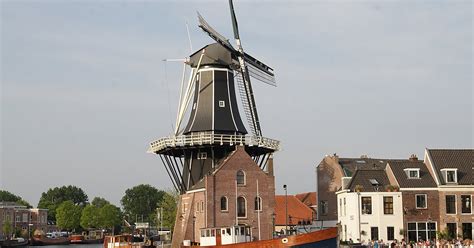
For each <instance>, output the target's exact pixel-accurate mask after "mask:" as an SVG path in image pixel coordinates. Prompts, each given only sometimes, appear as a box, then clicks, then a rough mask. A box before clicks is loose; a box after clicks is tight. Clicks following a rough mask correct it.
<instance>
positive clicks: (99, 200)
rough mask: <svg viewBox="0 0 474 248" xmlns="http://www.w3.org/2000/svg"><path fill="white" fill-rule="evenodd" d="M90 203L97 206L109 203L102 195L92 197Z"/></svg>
mask: <svg viewBox="0 0 474 248" xmlns="http://www.w3.org/2000/svg"><path fill="white" fill-rule="evenodd" d="M91 204H92V205H94V206H96V207H98V208H101V207H103V206H105V205H107V204H110V202H109V201H107V200H106V199H104V198H102V197H94V199H93V200H92V202H91Z"/></svg>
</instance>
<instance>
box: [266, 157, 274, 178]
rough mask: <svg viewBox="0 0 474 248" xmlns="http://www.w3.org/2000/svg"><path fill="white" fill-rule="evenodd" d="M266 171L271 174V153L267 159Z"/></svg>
mask: <svg viewBox="0 0 474 248" xmlns="http://www.w3.org/2000/svg"><path fill="white" fill-rule="evenodd" d="M267 173H268V174H269V175H270V176H273V153H272V154H270V155H269V156H268V160H267Z"/></svg>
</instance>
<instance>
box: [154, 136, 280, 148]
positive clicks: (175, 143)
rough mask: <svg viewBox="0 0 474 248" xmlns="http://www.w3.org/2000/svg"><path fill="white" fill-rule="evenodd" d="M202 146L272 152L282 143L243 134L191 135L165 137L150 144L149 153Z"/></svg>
mask: <svg viewBox="0 0 474 248" xmlns="http://www.w3.org/2000/svg"><path fill="white" fill-rule="evenodd" d="M200 145H245V146H258V147H263V148H267V149H271V150H275V151H277V150H279V149H280V141H278V140H274V139H269V138H265V137H259V136H246V135H241V134H235V135H231V134H215V133H212V132H201V133H191V134H189V135H178V136H169V137H164V138H161V139H158V140H155V141H153V142H151V143H150V148H149V149H148V152H149V153H157V152H159V151H161V150H163V149H167V148H172V147H191V146H200Z"/></svg>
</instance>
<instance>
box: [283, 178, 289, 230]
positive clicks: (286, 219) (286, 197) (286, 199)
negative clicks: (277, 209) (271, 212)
mask: <svg viewBox="0 0 474 248" xmlns="http://www.w3.org/2000/svg"><path fill="white" fill-rule="evenodd" d="M283 189H284V190H285V234H286V235H288V189H287V187H286V184H283Z"/></svg>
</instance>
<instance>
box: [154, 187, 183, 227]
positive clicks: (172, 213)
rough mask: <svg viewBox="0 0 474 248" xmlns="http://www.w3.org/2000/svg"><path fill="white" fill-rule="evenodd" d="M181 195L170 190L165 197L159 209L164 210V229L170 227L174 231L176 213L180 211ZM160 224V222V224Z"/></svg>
mask: <svg viewBox="0 0 474 248" xmlns="http://www.w3.org/2000/svg"><path fill="white" fill-rule="evenodd" d="M178 199H179V194H178V192H176V191H174V190H168V191H167V192H166V194H165V195H164V196H163V200H161V202H160V204H159V207H160V208H163V223H162V225H163V226H164V227H169V228H170V229H171V230H173V227H174V223H175V220H176V211H177V209H178ZM158 223H159V222H158Z"/></svg>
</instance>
